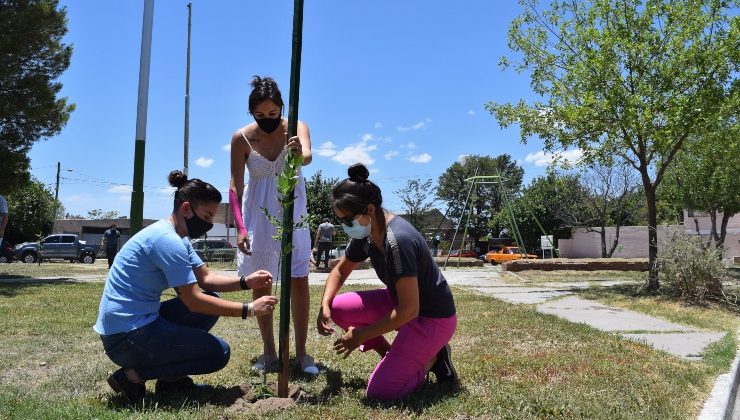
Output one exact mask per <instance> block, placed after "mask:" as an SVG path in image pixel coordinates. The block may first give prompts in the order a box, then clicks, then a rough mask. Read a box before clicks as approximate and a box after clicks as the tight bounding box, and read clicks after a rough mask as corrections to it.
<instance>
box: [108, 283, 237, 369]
mask: <svg viewBox="0 0 740 420" xmlns="http://www.w3.org/2000/svg"><path fill="white" fill-rule="evenodd" d="M207 293H208V294H210V295H215V293H212V292H207ZM216 321H218V317H217V316H212V315H204V314H197V313H194V312H190V310H188V308H187V307H186V306H185V304H184V303H182V301H181V300H180V299H179V298H174V299H170V300H168V301H166V302H162V305H161V306H160V309H159V317H158V318H157V319H156V320H155V321H154V322H151V323H149V324H147V325H145V326H143V327H141V328H137V329H135V330H132V331H129V332H125V333H119V334H110V335H104V336H100V338H101V340H102V341H103V348H105V354H106V355H107V356H108V357H109V358H110V360H112V361H113V363H115V364H117V365H118V366H121V367H123V368H133V369H134V370H136V372H137V373H138V374H139V376H140V377H141V379H144V380H149V379H158V378H170V377H178V376H185V375H202V374H205V373H211V372H216V371H218V370H221V369H223V368H224V366H226V364H227V363H228V362H229V357H230V356H231V349H230V348H229V345H228V344H227V343H226V342H225V341H224V340H222V339H221V338H219V337H216V336H215V335H213V334H210V333H209V332H208V331H209V330H210V329H211V328H212V327H213V326H214V325H215V324H216Z"/></svg>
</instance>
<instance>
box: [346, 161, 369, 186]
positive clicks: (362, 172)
mask: <svg viewBox="0 0 740 420" xmlns="http://www.w3.org/2000/svg"><path fill="white" fill-rule="evenodd" d="M347 175H348V176H349V179H351V180H352V181H354V182H365V181H367V179H368V177H370V171H368V170H367V168H366V167H365V165H363V164H361V163H355V164H354V165H352V166H350V167H349V169H347Z"/></svg>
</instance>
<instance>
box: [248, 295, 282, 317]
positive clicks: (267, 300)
mask: <svg viewBox="0 0 740 420" xmlns="http://www.w3.org/2000/svg"><path fill="white" fill-rule="evenodd" d="M277 302H278V300H277V298H276V297H275V296H262V297H261V298H259V299H255V301H254V302H252V308H254V316H265V315H272V313H273V312H274V311H275V305H277Z"/></svg>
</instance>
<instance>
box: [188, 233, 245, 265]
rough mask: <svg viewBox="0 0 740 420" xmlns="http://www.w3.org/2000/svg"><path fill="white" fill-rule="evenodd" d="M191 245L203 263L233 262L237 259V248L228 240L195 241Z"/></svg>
mask: <svg viewBox="0 0 740 420" xmlns="http://www.w3.org/2000/svg"><path fill="white" fill-rule="evenodd" d="M190 245H192V246H193V249H194V250H195V253H196V254H198V256H199V257H200V259H201V260H203V261H223V262H231V261H234V258H236V251H237V249H236V247H234V246H233V245H231V243H230V242H229V241H227V240H226V239H193V240H192V241H190Z"/></svg>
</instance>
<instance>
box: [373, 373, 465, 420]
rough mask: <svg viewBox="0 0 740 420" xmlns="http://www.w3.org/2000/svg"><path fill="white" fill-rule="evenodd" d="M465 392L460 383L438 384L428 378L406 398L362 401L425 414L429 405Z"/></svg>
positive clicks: (377, 406)
mask: <svg viewBox="0 0 740 420" xmlns="http://www.w3.org/2000/svg"><path fill="white" fill-rule="evenodd" d="M463 392H465V390H464V389H463V387H462V386H460V385H448V384H437V383H436V382H432V381H430V380H429V379H427V380H426V381H425V382H424V384H422V386H421V388H419V389H417V390H416V391H414V392H412V393H410V394H409V395H407V396H405V397H404V398H401V399H398V400H393V401H379V400H373V399H369V398H367V397H365V398H363V400H362V403H363V404H364V405H366V406H368V407H371V408H393V409H396V410H402V411H409V412H411V413H414V414H416V415H423V414H424V413H425V412H426V410H427V409H429V407H431V406H434V405H436V404H438V403H439V402H441V401H444V400H447V399H450V398H455V397H457V396H459V395H460V394H462V393H463Z"/></svg>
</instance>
